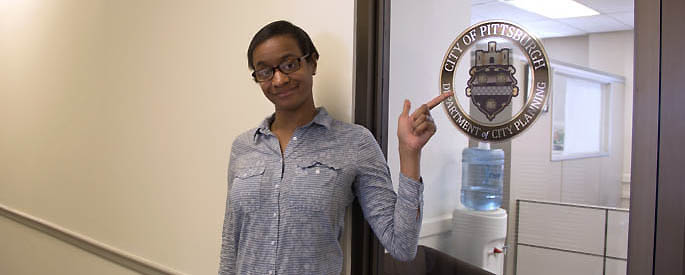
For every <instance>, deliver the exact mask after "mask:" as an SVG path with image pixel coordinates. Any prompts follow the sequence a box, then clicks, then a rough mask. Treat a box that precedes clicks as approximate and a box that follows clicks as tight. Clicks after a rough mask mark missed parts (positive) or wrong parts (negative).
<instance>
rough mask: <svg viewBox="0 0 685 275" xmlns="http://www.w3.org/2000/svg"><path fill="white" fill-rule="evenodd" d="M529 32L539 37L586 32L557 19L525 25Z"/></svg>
mask: <svg viewBox="0 0 685 275" xmlns="http://www.w3.org/2000/svg"><path fill="white" fill-rule="evenodd" d="M523 27H524V28H526V29H527V30H528V31H529V32H531V33H533V34H534V35H536V36H537V37H539V38H548V37H561V36H574V35H582V34H585V32H584V31H582V30H579V29H576V28H574V27H571V26H568V25H566V24H563V23H560V22H558V21H556V20H542V21H535V22H529V23H526V24H524V25H523Z"/></svg>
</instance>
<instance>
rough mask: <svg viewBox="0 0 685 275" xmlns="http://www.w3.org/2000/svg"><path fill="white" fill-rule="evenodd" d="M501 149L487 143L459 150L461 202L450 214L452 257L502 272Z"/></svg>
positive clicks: (504, 230) (504, 224) (504, 219)
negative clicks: (460, 156) (460, 157)
mask: <svg viewBox="0 0 685 275" xmlns="http://www.w3.org/2000/svg"><path fill="white" fill-rule="evenodd" d="M503 170H504V152H503V151H502V150H491V149H490V146H489V144H487V143H481V144H480V145H479V147H478V148H466V149H464V151H463V152H462V188H461V200H460V201H461V203H460V204H459V205H458V206H457V208H456V209H455V210H454V212H453V213H452V231H451V242H452V245H450V246H451V247H452V249H451V251H449V253H450V254H452V256H454V257H456V258H457V259H460V260H463V261H465V262H468V263H470V264H473V265H475V266H479V267H481V268H483V269H485V270H487V271H489V272H492V273H495V274H498V275H502V274H504V252H505V250H506V249H505V238H506V236H507V212H506V211H505V210H504V209H502V208H500V205H501V203H502V177H503V173H504V171H503Z"/></svg>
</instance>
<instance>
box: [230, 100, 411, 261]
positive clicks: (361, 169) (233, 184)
mask: <svg viewBox="0 0 685 275" xmlns="http://www.w3.org/2000/svg"><path fill="white" fill-rule="evenodd" d="M272 120H273V116H271V117H269V118H267V119H265V120H264V122H262V124H261V125H260V126H259V128H256V129H252V130H250V131H248V132H246V133H243V134H241V135H240V136H238V137H237V138H236V139H235V141H234V142H233V147H232V149H231V157H230V164H229V168H228V188H229V196H228V199H227V203H226V216H225V220H224V228H223V236H222V247H221V263H220V269H219V274H336V275H337V274H340V272H341V270H342V265H343V252H342V249H341V247H340V242H339V240H340V239H341V235H342V232H343V226H344V225H343V222H344V216H345V209H346V207H348V206H350V204H351V203H352V201H353V200H354V198H355V196H356V197H357V198H358V199H359V202H360V204H361V206H362V210H363V213H364V217H365V218H366V220H367V221H368V222H369V224H370V225H371V228H372V229H373V231H374V232H375V234H376V236H378V237H379V239H380V241H381V243H382V244H383V246H384V247H385V248H386V249H387V250H388V251H389V252H390V253H391V254H392V255H393V256H394V257H395V258H397V259H399V260H411V259H413V258H414V256H415V254H416V245H417V242H418V237H419V230H420V228H421V218H422V215H421V214H417V211H418V210H419V209H420V208H421V207H422V204H423V199H422V196H423V184H421V183H420V182H417V181H415V180H412V179H410V178H408V177H406V176H404V175H402V174H400V177H399V180H400V182H399V189H398V194H395V192H394V191H393V186H392V183H391V180H390V172H389V170H388V166H387V164H386V161H385V159H384V158H383V154H382V152H381V150H380V147H379V146H378V144H377V143H376V140H375V139H374V138H373V136H372V135H371V133H370V132H369V131H368V130H367V129H366V128H363V127H361V126H359V125H354V124H349V123H344V122H340V121H337V120H334V119H333V118H331V117H330V116H329V115H328V113H327V112H326V110H325V109H323V108H319V109H318V113H317V115H316V116H315V117H314V120H313V121H312V122H310V123H308V124H306V125H304V126H302V127H299V128H297V129H296V130H295V133H294V134H293V136H292V138H291V140H290V142H289V143H288V146H287V147H286V150H285V152H284V153H283V154H282V155H281V149H280V145H279V142H278V138H277V137H276V136H275V135H274V134H273V133H272V132H271V131H270V130H269V125H270V123H271V121H272ZM419 213H420V212H419ZM353 253H354V252H353Z"/></svg>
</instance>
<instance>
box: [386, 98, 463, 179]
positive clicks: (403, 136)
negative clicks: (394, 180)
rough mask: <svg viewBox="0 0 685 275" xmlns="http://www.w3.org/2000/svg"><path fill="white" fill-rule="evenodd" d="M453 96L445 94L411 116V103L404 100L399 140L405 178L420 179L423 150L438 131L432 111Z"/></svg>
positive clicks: (398, 126) (398, 122)
mask: <svg viewBox="0 0 685 275" xmlns="http://www.w3.org/2000/svg"><path fill="white" fill-rule="evenodd" d="M452 95H454V93H453V92H447V93H443V94H441V95H439V96H437V97H436V98H433V99H432V100H431V101H429V102H428V103H426V104H423V105H421V107H419V108H418V109H416V110H415V111H414V112H413V113H412V114H411V115H409V111H410V109H411V102H409V100H406V99H405V100H404V108H403V110H402V113H401V114H400V117H399V119H398V121H397V138H398V139H399V151H400V172H401V173H402V174H404V175H405V176H407V177H410V178H413V179H415V180H418V179H419V176H420V173H419V162H420V158H421V149H423V146H424V145H426V143H428V140H429V139H430V138H431V137H432V136H433V134H435V131H436V128H435V123H434V122H433V117H431V115H430V110H431V109H433V107H435V106H437V105H438V104H440V102H442V101H443V100H445V99H446V98H448V97H450V96H452Z"/></svg>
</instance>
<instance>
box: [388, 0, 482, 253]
mask: <svg viewBox="0 0 685 275" xmlns="http://www.w3.org/2000/svg"><path fill="white" fill-rule="evenodd" d="M470 5H471V1H467V0H460V1H437V0H431V1H420V2H415V1H394V2H393V3H392V13H391V17H390V20H391V28H390V87H389V88H390V96H389V116H388V136H389V139H388V164H389V166H390V171H391V173H392V176H393V182H394V183H395V187H397V182H398V180H397V178H398V175H399V155H398V152H397V148H398V143H397V117H399V115H400V113H401V112H402V103H403V101H404V99H405V98H406V99H409V100H410V101H411V102H412V111H413V110H414V109H415V108H417V107H419V106H420V105H421V104H423V103H426V102H428V101H429V100H430V99H432V98H434V97H436V96H438V95H439V94H440V88H439V85H438V83H439V81H438V77H439V73H440V66H441V63H442V59H443V57H444V55H445V52H446V51H447V48H448V47H449V45H450V44H451V43H452V41H453V40H454V39H455V38H456V37H457V36H458V35H459V33H460V32H461V31H462V30H463V29H465V28H466V27H468V26H469V20H470V17H471V11H470V9H468V8H464V7H470ZM460 75H466V74H465V73H463V74H460ZM462 82H463V83H466V79H464V80H463V81H462ZM431 114H432V115H433V117H434V119H435V123H436V125H437V127H438V131H437V133H436V134H435V136H433V138H432V139H431V140H430V142H429V143H428V144H427V145H426V147H425V148H424V150H423V153H422V165H421V175H422V177H423V180H424V184H425V188H424V210H423V211H424V226H423V228H422V232H423V233H422V235H425V232H426V231H427V230H430V229H429V228H427V227H431V226H435V225H432V224H431V223H432V222H433V221H435V222H437V223H440V220H442V218H443V217H444V216H445V215H451V213H452V210H454V208H455V206H456V205H457V202H458V200H459V190H460V186H461V185H460V184H461V165H460V163H461V151H462V149H463V148H464V147H466V146H467V138H466V136H465V135H464V134H462V133H461V132H459V130H458V129H457V128H455V127H454V126H453V124H452V122H451V121H450V119H449V117H448V116H447V115H446V113H445V110H444V107H443V106H442V105H440V106H437V107H435V108H434V109H433V110H432V112H431ZM420 243H421V244H425V245H430V246H433V245H432V244H431V243H435V242H434V241H433V240H431V239H430V238H422V239H421V240H420ZM438 243H439V242H438ZM443 245H447V244H443ZM434 247H435V246H434ZM438 248H439V247H438Z"/></svg>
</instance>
